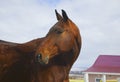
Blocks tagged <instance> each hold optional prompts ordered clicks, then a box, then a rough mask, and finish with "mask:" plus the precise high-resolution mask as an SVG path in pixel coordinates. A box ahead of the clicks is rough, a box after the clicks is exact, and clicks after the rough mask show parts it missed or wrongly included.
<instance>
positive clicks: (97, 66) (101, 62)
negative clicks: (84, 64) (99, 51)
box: [85, 55, 120, 73]
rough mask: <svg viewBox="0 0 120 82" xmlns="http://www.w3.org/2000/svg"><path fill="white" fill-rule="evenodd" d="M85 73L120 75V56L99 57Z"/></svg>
mask: <svg viewBox="0 0 120 82" xmlns="http://www.w3.org/2000/svg"><path fill="white" fill-rule="evenodd" d="M85 72H106V73H120V56H115V55H100V56H99V57H98V58H97V60H96V61H95V63H94V64H93V66H92V67H90V68H88V69H87V70H86V71H85Z"/></svg>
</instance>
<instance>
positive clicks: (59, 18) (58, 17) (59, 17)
mask: <svg viewBox="0 0 120 82" xmlns="http://www.w3.org/2000/svg"><path fill="white" fill-rule="evenodd" d="M55 14H56V17H57V20H58V21H59V20H61V19H62V16H61V15H60V14H59V13H58V12H57V10H56V9H55Z"/></svg>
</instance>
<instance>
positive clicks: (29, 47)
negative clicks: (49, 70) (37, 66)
mask: <svg viewBox="0 0 120 82" xmlns="http://www.w3.org/2000/svg"><path fill="white" fill-rule="evenodd" d="M42 40H43V38H38V39H35V40H32V41H30V42H27V43H24V44H18V45H17V49H18V50H19V51H21V52H24V53H31V52H34V51H35V50H36V49H37V47H38V45H39V44H40V43H41V41H42Z"/></svg>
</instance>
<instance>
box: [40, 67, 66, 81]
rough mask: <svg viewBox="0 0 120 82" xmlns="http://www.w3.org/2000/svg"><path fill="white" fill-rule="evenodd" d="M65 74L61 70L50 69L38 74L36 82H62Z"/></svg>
mask: <svg viewBox="0 0 120 82" xmlns="http://www.w3.org/2000/svg"><path fill="white" fill-rule="evenodd" d="M65 77H66V72H65V70H64V69H63V68H57V67H52V68H48V69H47V70H44V71H41V72H39V75H38V79H39V81H38V82H63V80H64V79H65Z"/></svg>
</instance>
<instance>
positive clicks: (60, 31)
mask: <svg viewBox="0 0 120 82" xmlns="http://www.w3.org/2000/svg"><path fill="white" fill-rule="evenodd" d="M62 32H63V30H58V29H55V33H57V34H61V33H62Z"/></svg>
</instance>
